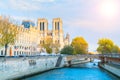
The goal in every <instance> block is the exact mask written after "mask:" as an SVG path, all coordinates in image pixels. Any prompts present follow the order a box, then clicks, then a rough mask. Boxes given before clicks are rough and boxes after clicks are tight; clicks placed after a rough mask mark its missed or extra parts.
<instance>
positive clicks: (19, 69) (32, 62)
mask: <svg viewBox="0 0 120 80" xmlns="http://www.w3.org/2000/svg"><path fill="white" fill-rule="evenodd" d="M57 59H58V56H42V57H33V58H28V57H26V58H10V59H4V58H3V59H0V80H8V79H9V80H12V79H17V78H21V77H25V76H28V75H31V74H35V73H39V72H44V71H47V70H51V69H55V65H56V63H57ZM64 59H65V58H63V60H62V62H61V65H60V67H63V66H64Z"/></svg>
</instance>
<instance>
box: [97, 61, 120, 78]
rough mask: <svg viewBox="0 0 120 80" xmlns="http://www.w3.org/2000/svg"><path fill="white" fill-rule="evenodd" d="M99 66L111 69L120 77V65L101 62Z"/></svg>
mask: <svg viewBox="0 0 120 80" xmlns="http://www.w3.org/2000/svg"><path fill="white" fill-rule="evenodd" d="M99 67H101V68H103V69H105V70H107V71H109V72H110V73H112V74H114V75H116V76H117V77H119V78H120V65H114V64H109V63H99Z"/></svg>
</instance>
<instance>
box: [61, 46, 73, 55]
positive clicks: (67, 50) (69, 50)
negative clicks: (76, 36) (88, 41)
mask: <svg viewBox="0 0 120 80" xmlns="http://www.w3.org/2000/svg"><path fill="white" fill-rule="evenodd" d="M73 51H74V50H73V47H72V46H64V48H63V49H62V50H61V51H60V53H61V54H73Z"/></svg>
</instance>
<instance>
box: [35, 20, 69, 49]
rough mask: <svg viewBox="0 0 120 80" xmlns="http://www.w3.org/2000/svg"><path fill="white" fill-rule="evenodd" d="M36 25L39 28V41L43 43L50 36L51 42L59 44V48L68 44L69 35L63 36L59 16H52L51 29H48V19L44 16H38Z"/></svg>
mask: <svg viewBox="0 0 120 80" xmlns="http://www.w3.org/2000/svg"><path fill="white" fill-rule="evenodd" d="M37 25H38V26H37V27H38V29H39V30H40V34H41V39H40V43H41V44H42V43H44V42H45V39H47V38H51V39H52V41H53V43H57V44H60V48H63V47H64V45H68V44H69V35H68V34H67V36H66V37H65V38H64V33H63V28H62V20H61V18H54V19H53V21H52V30H48V21H47V19H45V18H39V19H38V23H37Z"/></svg>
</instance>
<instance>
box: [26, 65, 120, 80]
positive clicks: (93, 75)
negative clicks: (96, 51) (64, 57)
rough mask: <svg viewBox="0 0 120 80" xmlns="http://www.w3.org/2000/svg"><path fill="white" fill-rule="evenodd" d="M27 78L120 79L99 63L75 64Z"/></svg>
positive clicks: (38, 79) (50, 79)
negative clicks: (98, 64) (103, 68)
mask: <svg viewBox="0 0 120 80" xmlns="http://www.w3.org/2000/svg"><path fill="white" fill-rule="evenodd" d="M25 80H120V79H118V78H117V77H115V76H113V75H112V74H110V73H108V72H106V71H105V70H102V69H100V68H98V67H97V63H86V64H79V65H74V66H72V67H70V68H61V69H55V70H51V71H48V72H45V73H42V74H38V75H35V76H32V77H29V78H27V79H25Z"/></svg>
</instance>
